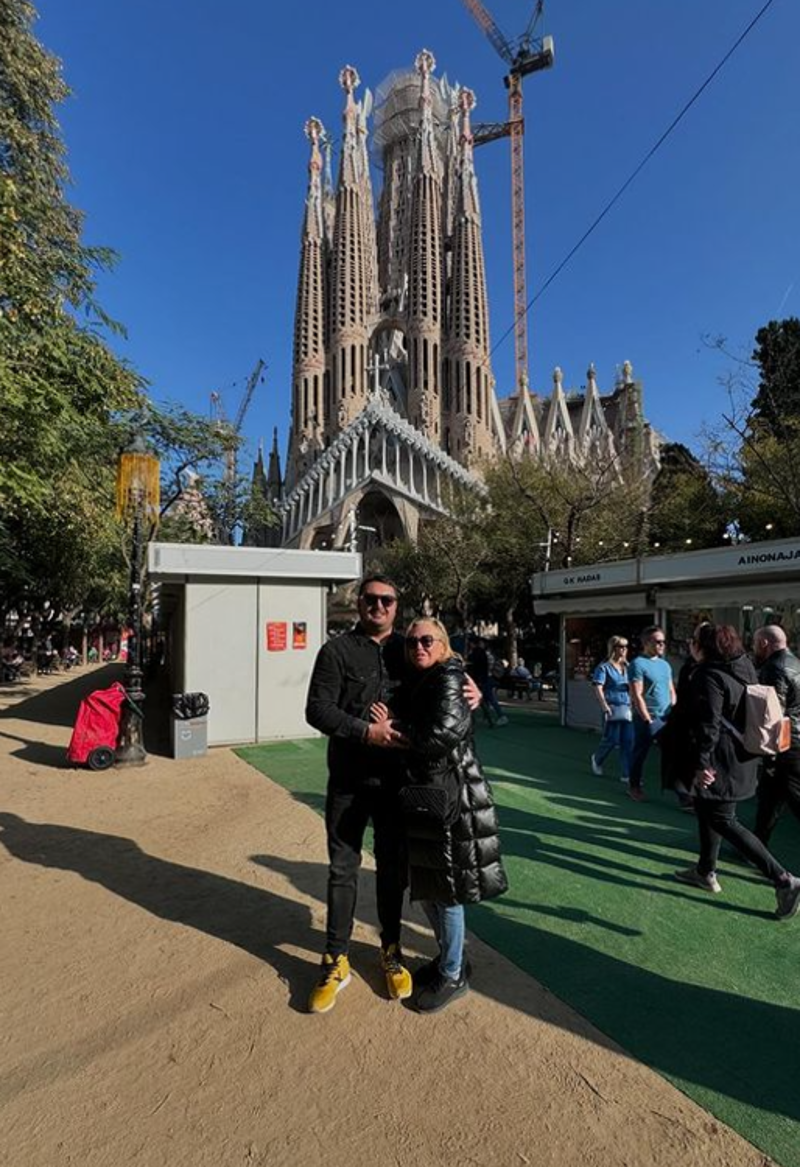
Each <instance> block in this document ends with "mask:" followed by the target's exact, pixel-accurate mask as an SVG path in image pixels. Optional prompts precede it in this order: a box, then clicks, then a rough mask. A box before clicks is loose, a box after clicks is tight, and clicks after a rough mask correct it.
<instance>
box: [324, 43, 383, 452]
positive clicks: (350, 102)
mask: <svg viewBox="0 0 800 1167" xmlns="http://www.w3.org/2000/svg"><path fill="white" fill-rule="evenodd" d="M339 82H340V84H341V86H342V88H343V89H344V91H345V93H346V95H347V99H346V104H345V110H344V134H343V142H342V154H341V159H340V164H339V181H338V185H337V190H336V223H335V226H334V232H333V255H332V259H331V283H332V291H331V342H330V361H329V369H330V382H331V412H332V416H331V418H330V425H329V431H328V432H329V435H330V436H333V435H334V434H335V433H337V432H338V431H339V430H341V429H343V428H344V427H345V426H346V425H348V424H349V423H350V422H351V421H352V420H353V418H355V417H356V416H357V415H358V413H360V411H361V409H362V408H363V407H364V405H365V403H366V399H367V394H368V384H367V341H368V329H369V324H370V318H371V315H372V306H371V304H370V300H371V293H370V285H371V282H372V281H371V272H372V271H374V270H375V260H374V257H373V256H371V254H370V251H371V248H373V247H374V242H372V241H371V240H372V239H374V235H373V234H372V233H370V232H369V231H368V230H367V229H366V216H367V213H369V214H372V207H371V206H370V207H366V206H365V205H364V204H365V199H366V188H365V180H364V174H363V165H364V150H363V147H362V143H361V141H360V140H359V129H358V126H359V118H360V110H359V106H358V105H357V104H356V100H355V97H354V93H355V89H356V87H357V86H358V84H359V76H358V73H357V72H356V70H355V69H354V68H353V66H352V65H345V67H344V68H343V69H342V71H341V73H340V74H339Z"/></svg>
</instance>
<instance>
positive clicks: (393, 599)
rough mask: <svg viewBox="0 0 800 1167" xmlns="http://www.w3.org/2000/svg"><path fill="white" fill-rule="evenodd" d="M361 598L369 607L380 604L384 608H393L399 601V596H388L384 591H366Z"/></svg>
mask: <svg viewBox="0 0 800 1167" xmlns="http://www.w3.org/2000/svg"><path fill="white" fill-rule="evenodd" d="M361 599H362V600H363V601H364V603H365V604H366V605H367V607H368V608H377V606H378V604H380V606H381V607H382V608H393V607H394V605H395V604H396V603H397V596H386V595H383V593H382V592H364V594H363V596H362V597H361Z"/></svg>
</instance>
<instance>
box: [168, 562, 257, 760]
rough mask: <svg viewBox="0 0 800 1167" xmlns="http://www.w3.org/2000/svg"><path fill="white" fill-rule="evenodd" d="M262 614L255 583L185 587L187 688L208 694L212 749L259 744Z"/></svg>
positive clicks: (219, 582) (212, 582) (208, 582)
mask: <svg viewBox="0 0 800 1167" xmlns="http://www.w3.org/2000/svg"><path fill="white" fill-rule="evenodd" d="M257 615H258V587H257V584H256V582H255V580H252V581H249V582H248V581H245V580H231V579H220V580H213V579H209V580H204V581H203V582H202V583H187V585H186V606H185V641H184V645H185V654H186V655H185V670H184V689H185V691H186V692H197V691H200V692H203V693H208V696H209V699H210V701H211V712H210V714H209V719H208V743H209V745H223V744H225V743H228V742H252V741H255V740H256V684H257V673H256V659H257V644H258V619H257Z"/></svg>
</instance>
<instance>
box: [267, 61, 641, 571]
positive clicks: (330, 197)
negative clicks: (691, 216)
mask: <svg viewBox="0 0 800 1167" xmlns="http://www.w3.org/2000/svg"><path fill="white" fill-rule="evenodd" d="M434 69H435V61H434V58H433V56H432V54H431V53H429V52H428V51H426V50H423V51H422V52H421V53H419V55H418V56H417V59H416V62H415V68H414V70H413V71H410V70H408V71H399V72H397V73H394V74H393V75H391V76H390V77H389V78H388V79H387V81H386V82H384V84H383V85H382V86H381V87H380V88H379V90H378V92H377V95H376V100H375V102H374V109H373V99H372V95H371V94H370V92H369V90H367V91H366V93H365V95H364V97H363V99H362V100H360V101H357V100H356V90H357V89H358V87H359V77H358V74H357V72H356V70H355V69H354V68H352V67H351V66H349V65H348V66H346V67H345V68H344V69H342V71H341V73H340V76H339V80H340V84H341V86H342V89H343V90H344V94H345V108H344V127H343V133H342V138H341V148H340V160H339V172H338V180H337V182H336V185H335V187H334V183H333V179H332V174H331V166H330V146H329V140H328V137H327V135H326V132H325V129H324V127H323V125H322V123H321V122H320V121H319V120H318V119H317V118H310V119H309V120H308V121H307V122H306V125H305V132H306V135H307V137H308V140H309V146H310V159H309V166H308V174H309V177H308V193H307V196H306V203H305V213H304V216H303V223H302V230H301V241H300V274H299V279H298V286H297V307H296V313H295V331H294V362H293V377H292V424H291V432H290V437H289V448H288V453H287V464H286V473H285V478H284V479H283V481H282V480H281V473H280V464H279V459H278V453H277V440H276V442H275V444H274V447H273V451H272V456H271V458H270V467H269V473H268V474H266V473H265V471H264V466H263V460H262V459H261V457H259V461H258V463H257V465H256V485H260V487H261V489H263V490H264V491H265V492H266V493H267V494H268V496H269V497H270V498H271V501H273V503H274V504H275V505H276V507H277V509H278V511H279V513H280V515H281V519H282V525H281V527H280V528H274V529H270V530H268V531H265V532H262V533H261V534H262V538H260V539H258V540H256V539H252V540H249V541H253V542H256V541H257V542H263V541H269V542H270V543H274V544H279V545H283V546H286V547H306V548H308V547H313V548H321V547H328V548H333V547H352V548H355V547H356V546H357V547H358V548H359V549H360V550H364V549H366V548H368V547H370V546H374V545H376V544H382V543H384V542H386V541H388V540H391V539H393V538H396V537H403V536H405V537H408V538H410V539H412V540H413V539H414V538H415V537H416V535H417V532H418V529H419V524H420V523H421V522H426V521H430V520H433V519H435V518H436V517H437V515H441V514H442V513H444V511H445V509H446V505H447V498H448V494H449V492H450V489H451V488H452V486H453V485H454V484H456V485H460V486H463V487H466V488H468V489H475V490H480V489H482V472H483V470H484V469H485V467H486V466H487V464H488V463H490V462H491V461H492V460H493V459H495V458H497V457H499V456H503V455H506V454H510V455H511V456H515V457H523V456H530V457H536V458H547V457H548V456H551V457H552V456H555V457H558V458H559V459H591V458H598V457H601V458H603V459H613V458H615V457H617V458H618V459H619V462H620V465H621V466H622V465H624V464H625V461H626V458H627V459H628V460H630V456H631V454H632V452H633V451H635V455H636V462H637V464H638V466H639V467H640V471H639V472H643V473H652V472H654V470H655V469H656V468H657V465H658V438H657V435H656V434H655V433H654V431H652V430H651V428H650V426H649V425H648V424H647V423H646V422H645V420H644V417H643V413H642V401H641V385H640V384H639V382H637V381H636V380H634V377H633V372H632V368H631V366H630V363H629V362H625V364H624V365H623V366H622V371H621V373H620V374H619V376H618V378H617V382H616V384H615V385H614V387H613V389H612V391H611V392H610V393H607V394H602V393H601V392H600V390H599V388H598V385H597V382H596V379H595V373H594V368H593V367H592V366H590V367H589V370H588V373H587V383H586V387H585V390H584V391H583V392H582V393H580V394H575V393H571V392H567V391H565V389H564V385H563V379H562V374H561V370H560V369H556V370H555V372H554V374H553V382H554V384H553V389H552V393H551V394H550V395H549V397H548V398H542V397H540V396H538V395H537V394H534V393H531V392H530V390H529V389H528V386H527V384H525V383H523V384H521V385H519V386H516V387H515V392H514V393H512V394H511V395H510V396H508V397H506V398H504V399H499V398H498V395H497V393H496V386H495V379H494V376H493V374H492V366H491V361H490V351H491V346H490V339H489V309H488V301H487V292H486V275H485V269H484V253H483V240H482V227H481V211H480V201H479V197H478V181H477V175H476V170H475V160H474V156H473V151H474V143H473V135H472V129H471V118H472V111H473V108H474V106H475V97H474V94H473V93H472V92H471V90H469V89H465V88H461V87H453V86H451V85H450V84H449V83H448V81H447V79H446V78H436V77H434V75H433V74H434ZM370 115H372V124H373V133H372V149H373V151H374V152H375V154H376V157H377V158H378V159H379V163H380V170H381V173H382V175H383V185H382V189H381V191H380V194H379V197H378V201H377V214H376V210H375V200H374V198H373V190H372V182H371V178H370V164H369V153H368V122H369V120H370Z"/></svg>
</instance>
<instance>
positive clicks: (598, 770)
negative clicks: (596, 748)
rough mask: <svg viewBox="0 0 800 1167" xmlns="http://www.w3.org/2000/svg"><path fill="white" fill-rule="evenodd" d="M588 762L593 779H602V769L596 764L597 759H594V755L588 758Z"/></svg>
mask: <svg viewBox="0 0 800 1167" xmlns="http://www.w3.org/2000/svg"><path fill="white" fill-rule="evenodd" d="M589 761H590V762H591V765H592V773H593V774H594V776H595V778H602V777H603V767H602V766H599V765H598V764H597V759H596V758H595V756H594V754H592V755H591V757H590V758H589Z"/></svg>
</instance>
